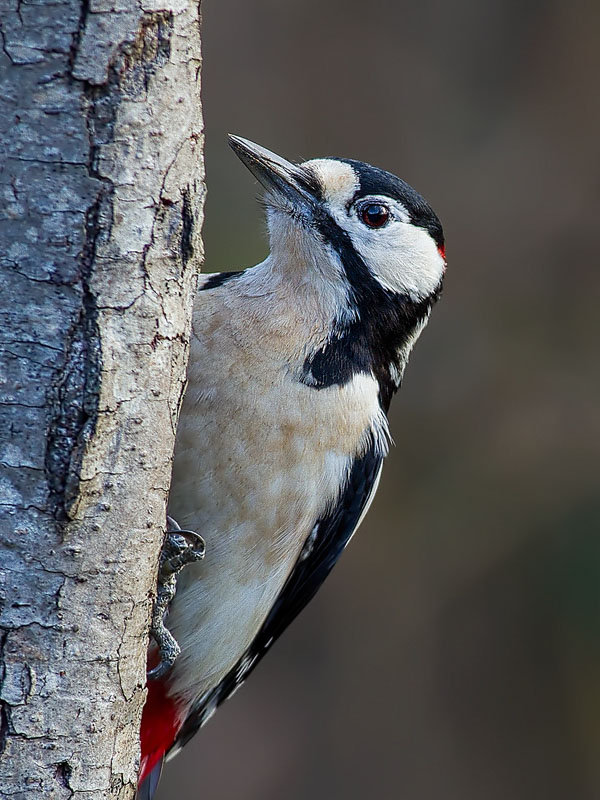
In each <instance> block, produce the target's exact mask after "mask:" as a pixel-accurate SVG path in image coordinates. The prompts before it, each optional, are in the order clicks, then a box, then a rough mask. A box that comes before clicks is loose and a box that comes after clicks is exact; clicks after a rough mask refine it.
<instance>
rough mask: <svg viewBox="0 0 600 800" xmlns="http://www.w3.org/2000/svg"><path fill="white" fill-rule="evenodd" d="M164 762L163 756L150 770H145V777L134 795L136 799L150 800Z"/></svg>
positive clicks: (156, 787)
mask: <svg viewBox="0 0 600 800" xmlns="http://www.w3.org/2000/svg"><path fill="white" fill-rule="evenodd" d="M164 762H165V758H164V756H163V757H162V758H161V759H160V760H159V761H157V762H156V764H155V765H154V766H153V767H152V769H151V770H150V772H146V777H145V778H144V779H143V780H142V781H141V782H140V784H139V785H138V790H137V793H136V796H135V799H136V800H152V798H153V797H154V793H155V792H156V790H157V789H158V782H159V780H160V774H161V772H162V768H163V764H164Z"/></svg>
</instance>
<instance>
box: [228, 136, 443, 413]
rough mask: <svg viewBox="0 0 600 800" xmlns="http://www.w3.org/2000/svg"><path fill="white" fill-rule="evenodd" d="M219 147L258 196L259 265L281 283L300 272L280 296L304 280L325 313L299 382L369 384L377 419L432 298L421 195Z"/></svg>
mask: <svg viewBox="0 0 600 800" xmlns="http://www.w3.org/2000/svg"><path fill="white" fill-rule="evenodd" d="M229 143H230V145H231V147H232V148H233V150H234V151H235V153H236V154H237V155H238V156H239V158H240V159H241V160H242V161H243V163H244V164H245V165H246V166H247V167H248V168H249V169H250V171H251V172H252V173H253V175H255V177H256V178H258V180H259V181H260V183H261V184H262V185H263V186H264V188H265V189H266V196H265V205H266V208H267V219H268V224H269V233H270V240H271V256H270V257H269V259H267V261H266V262H264V263H265V264H267V263H269V265H270V267H274V268H275V269H276V270H279V272H280V273H282V274H283V275H284V277H286V276H287V278H288V279H289V278H290V276H291V275H292V274H294V270H295V269H297V268H298V265H300V266H299V268H300V271H301V276H300V278H299V279H298V277H297V276H296V278H297V281H296V285H295V286H293V287H292V288H291V289H289V291H296V292H298V293H299V292H300V291H302V287H303V285H305V284H306V282H309V281H311V280H312V281H313V283H312V287H313V291H315V290H316V292H317V293H318V294H319V295H320V297H321V298H322V299H321V303H322V305H323V307H324V308H326V315H328V322H327V323H326V325H327V329H326V331H325V337H324V338H323V339H322V340H321V341H319V342H317V343H313V345H312V350H311V349H310V347H308V346H307V348H306V350H305V353H306V358H305V360H304V364H303V367H302V372H301V376H300V380H301V381H302V382H303V383H305V384H306V385H308V386H311V387H313V388H317V389H320V388H325V387H328V386H333V385H344V384H345V383H347V382H348V381H350V380H352V379H353V377H355V376H356V375H360V374H367V375H372V376H373V377H374V378H375V379H376V380H377V382H378V384H379V392H380V400H381V404H382V407H383V408H384V409H385V410H387V407H388V405H389V402H390V399H391V396H392V394H393V393H394V391H395V390H396V389H397V388H398V387H399V385H400V382H401V379H402V374H403V371H404V367H405V365H406V362H407V359H408V355H409V353H410V350H411V348H412V345H413V343H414V342H415V340H416V339H417V337H418V335H419V333H420V332H421V330H422V329H423V327H424V325H425V323H426V322H427V320H428V318H429V313H430V310H431V306H432V304H433V303H434V302H435V300H437V298H438V296H439V294H440V291H441V287H442V278H443V275H444V271H445V266H446V262H445V257H444V235H443V232H442V226H441V224H440V221H439V220H438V218H437V216H436V215H435V213H434V212H433V210H432V209H431V207H430V206H429V205H428V203H427V202H426V201H425V200H424V199H423V198H422V197H421V195H419V194H418V193H417V192H415V190H414V189H412V188H411V187H410V186H409V185H408V184H407V183H405V182H404V181H402V180H400V179H399V178H396V177H395V176H394V175H392V174H391V173H389V172H385V171H384V170H382V169H378V168H377V167H371V166H369V165H368V164H364V163H362V162H360V161H352V160H350V159H342V158H323V159H314V160H312V161H305V162H304V163H302V164H292V163H291V162H289V161H286V160H285V159H283V158H281V157H280V156H278V155H276V154H275V153H271V152H270V151H269V150H265V149H264V148H263V147H260V146H259V145H256V144H254V143H252V142H249V141H248V140H247V139H242V138H240V137H239V136H230V137H229ZM312 276H316V278H315V279H312ZM294 301H295V302H299V295H297V296H294Z"/></svg>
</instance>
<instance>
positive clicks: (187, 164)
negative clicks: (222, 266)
mask: <svg viewBox="0 0 600 800" xmlns="http://www.w3.org/2000/svg"><path fill="white" fill-rule="evenodd" d="M0 45H1V48H0V154H1V155H0V158H1V161H2V164H3V166H2V171H1V173H0V315H1V317H0V548H1V551H0V662H2V664H1V666H2V672H1V673H0V679H1V684H0V705H1V726H0V751H1V756H0V796H2V797H11V798H34V797H35V798H40V797H49V798H70V797H81V798H86V800H87V798H89V800H91V799H92V798H94V799H96V798H105V797H118V798H130V797H132V796H133V793H134V786H135V783H136V777H137V756H138V752H137V750H138V730H139V719H140V713H141V708H142V703H143V701H144V697H145V691H144V688H143V687H144V683H145V680H144V675H145V653H146V645H147V622H148V618H149V611H150V603H151V594H152V591H153V586H154V584H155V579H156V562H157V557H158V552H159V549H160V542H161V537H162V531H163V526H164V515H165V500H166V496H167V490H168V485H169V478H170V462H171V454H172V449H173V441H174V431H175V425H176V420H177V414H178V409H179V402H180V398H181V394H182V390H183V385H184V374H185V362H186V358H187V340H188V332H189V322H190V313H191V302H192V295H193V288H194V284H195V277H196V270H197V265H198V263H199V262H200V257H201V241H200V225H201V219H202V200H203V196H204V188H203V170H202V128H201V112H200V97H199V91H200V87H199V70H200V19H199V7H198V5H197V3H196V2H195V0H194V1H193V2H188V1H187V0H173V2H169V0H139V2H136V1H135V0H56V1H53V0H50V2H46V0H0Z"/></svg>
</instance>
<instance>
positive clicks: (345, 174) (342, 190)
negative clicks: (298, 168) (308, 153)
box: [302, 158, 360, 206]
mask: <svg viewBox="0 0 600 800" xmlns="http://www.w3.org/2000/svg"><path fill="white" fill-rule="evenodd" d="M302 166H303V167H308V168H309V169H311V170H312V171H313V172H314V173H315V174H316V175H317V177H318V178H319V180H320V182H321V184H322V185H323V193H324V195H325V197H324V199H325V201H326V202H327V203H328V204H329V205H330V206H345V205H346V204H347V203H348V202H349V201H350V200H352V198H353V197H354V195H355V194H356V192H357V190H358V189H359V188H360V181H359V179H358V175H357V174H356V172H355V171H354V170H353V169H352V167H351V166H350V164H344V162H343V161H334V160H333V159H332V158H314V159H313V160H312V161H305V162H304V164H302Z"/></svg>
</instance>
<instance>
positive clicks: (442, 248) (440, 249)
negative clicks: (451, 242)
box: [438, 244, 446, 261]
mask: <svg viewBox="0 0 600 800" xmlns="http://www.w3.org/2000/svg"><path fill="white" fill-rule="evenodd" d="M438 253H439V254H440V255H441V257H442V258H443V259H444V261H445V260H446V245H445V244H441V245H440V246H439V247H438Z"/></svg>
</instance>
